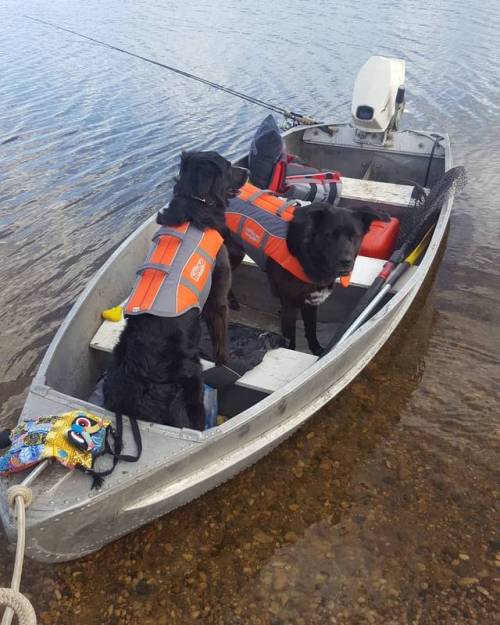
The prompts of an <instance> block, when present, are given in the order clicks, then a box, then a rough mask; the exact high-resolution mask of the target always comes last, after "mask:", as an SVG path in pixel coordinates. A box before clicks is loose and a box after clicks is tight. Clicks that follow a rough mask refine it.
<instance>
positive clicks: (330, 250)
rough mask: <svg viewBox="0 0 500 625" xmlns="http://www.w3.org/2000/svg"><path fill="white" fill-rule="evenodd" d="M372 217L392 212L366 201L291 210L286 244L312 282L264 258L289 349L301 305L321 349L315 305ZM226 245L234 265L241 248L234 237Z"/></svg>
mask: <svg viewBox="0 0 500 625" xmlns="http://www.w3.org/2000/svg"><path fill="white" fill-rule="evenodd" d="M375 219H380V220H382V221H389V219H390V218H389V216H388V215H387V214H386V213H384V212H383V211H378V210H375V209H373V208H371V207H370V206H361V207H359V208H355V209H349V208H336V207H333V206H331V205H330V204H326V203H313V204H309V205H307V206H300V207H298V208H297V209H296V210H295V213H294V217H293V219H292V220H291V221H290V223H289V227H288V233H287V238H286V241H287V246H288V249H289V250H290V252H291V253H292V254H293V256H295V257H296V258H297V259H298V261H299V262H300V264H301V265H302V268H303V270H304V272H305V273H306V275H307V276H308V278H309V279H310V280H311V282H310V283H309V282H303V281H302V280H300V279H299V278H296V277H295V276H294V275H292V274H291V273H289V272H288V271H286V269H284V268H283V267H282V266H281V265H280V264H278V263H277V262H276V261H274V260H273V259H272V258H268V259H267V262H266V273H267V277H268V280H269V283H270V286H271V290H272V292H273V294H274V295H275V296H276V297H278V298H279V300H280V303H281V331H282V334H283V336H284V337H285V338H286V339H288V342H289V345H288V347H289V349H295V339H296V321H297V317H298V313H299V311H300V312H301V315H302V319H303V321H304V329H305V335H306V339H307V343H308V346H309V349H310V351H311V352H312V353H313V354H316V355H317V356H319V355H321V354H322V353H323V348H322V346H321V345H320V343H319V341H318V338H317V335H316V325H317V310H318V306H319V305H320V304H321V303H322V302H323V301H325V300H326V299H327V297H328V296H329V295H330V293H331V292H332V289H333V285H334V282H335V279H336V278H337V277H339V276H345V275H349V274H350V273H351V271H352V269H353V266H354V261H355V260H356V256H357V254H358V251H359V248H360V245H361V240H362V238H363V236H364V235H365V234H366V233H367V232H368V229H369V228H370V224H371V222H372V221H373V220H375ZM228 247H229V253H230V258H231V266H232V268H233V269H234V268H235V267H237V265H238V264H239V263H240V262H241V260H242V259H243V255H244V254H243V250H242V248H241V247H240V246H239V244H238V243H237V242H236V241H234V238H233V240H232V241H231V242H230V243H228ZM231 305H234V300H233V301H231Z"/></svg>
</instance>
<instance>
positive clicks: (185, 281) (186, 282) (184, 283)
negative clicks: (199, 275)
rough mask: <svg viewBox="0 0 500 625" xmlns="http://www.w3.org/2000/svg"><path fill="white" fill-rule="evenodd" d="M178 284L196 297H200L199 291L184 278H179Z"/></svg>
mask: <svg viewBox="0 0 500 625" xmlns="http://www.w3.org/2000/svg"><path fill="white" fill-rule="evenodd" d="M179 282H180V284H182V285H183V286H185V287H186V289H189V290H190V291H192V292H193V293H194V294H195V295H196V297H200V295H201V291H200V289H199V288H198V287H196V286H195V285H194V284H193V283H192V282H190V281H189V280H186V278H181V279H180V280H179Z"/></svg>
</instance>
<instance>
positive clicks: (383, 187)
mask: <svg viewBox="0 0 500 625" xmlns="http://www.w3.org/2000/svg"><path fill="white" fill-rule="evenodd" d="M316 172H317V173H319V172H321V170H319V169H314V168H313V167H307V166H304V165H297V164H295V163H289V164H288V166H287V175H288V176H293V175H300V174H308V173H316ZM340 175H341V177H342V194H341V198H340V202H341V205H342V204H343V203H362V204H365V203H366V204H379V205H381V206H385V207H387V208H388V209H389V210H390V209H391V208H393V207H394V208H395V209H396V211H395V212H398V213H399V211H398V208H399V209H401V208H407V207H408V206H410V204H411V203H412V202H413V200H414V197H413V192H414V189H415V187H414V186H413V185H406V184H393V183H391V182H379V181H377V180H361V179H359V178H348V177H347V176H344V175H342V173H341V174H340ZM391 212H394V211H391Z"/></svg>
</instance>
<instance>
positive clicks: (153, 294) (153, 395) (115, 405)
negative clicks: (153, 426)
mask: <svg viewBox="0 0 500 625" xmlns="http://www.w3.org/2000/svg"><path fill="white" fill-rule="evenodd" d="M247 177H248V172H247V170H245V169H242V168H239V167H232V166H231V163H230V162H229V161H227V160H226V159H225V158H223V157H222V156H220V155H219V154H217V153H216V152H183V154H182V159H181V168H180V174H179V178H178V180H177V182H176V184H175V186H174V193H173V198H172V201H171V202H170V204H169V206H168V208H167V209H166V210H165V211H162V212H160V213H159V214H158V217H157V221H158V223H159V224H160V226H161V228H160V229H159V230H158V231H157V233H156V234H155V236H154V238H153V245H152V247H151V248H150V250H149V253H148V256H147V258H146V262H145V263H144V264H143V265H142V266H141V267H140V268H139V270H138V272H137V273H138V274H139V277H138V278H137V280H136V282H135V285H134V287H133V290H132V294H131V295H130V298H129V299H128V301H127V304H126V306H125V316H126V317H127V324H126V327H125V329H124V331H123V332H122V334H121V336H120V339H119V341H118V344H117V345H116V347H115V349H114V350H113V354H112V362H111V365H110V367H109V369H108V372H107V375H106V378H105V381H104V389H103V390H104V405H105V407H106V408H107V409H109V410H112V411H114V412H117V413H123V414H127V415H128V416H130V417H134V418H136V419H143V420H146V421H153V422H156V423H162V424H164V425H172V426H175V427H189V428H192V429H198V430H203V429H204V423H205V411H204V407H203V378H202V367H201V363H200V358H199V355H198V344H199V341H200V335H201V327H200V326H201V324H200V313H201V314H202V315H203V317H204V319H205V321H206V323H207V326H208V329H209V333H210V338H211V340H212V344H213V349H214V356H215V361H216V363H217V364H221V363H223V362H225V360H226V343H227V294H228V290H229V288H230V286H231V269H230V265H229V259H228V253H227V249H226V247H225V245H224V240H223V236H224V235H225V232H226V226H225V221H224V211H225V208H226V203H227V199H228V197H229V196H230V195H234V190H235V189H238V188H239V187H241V185H243V184H244V182H245V181H246V179H247Z"/></svg>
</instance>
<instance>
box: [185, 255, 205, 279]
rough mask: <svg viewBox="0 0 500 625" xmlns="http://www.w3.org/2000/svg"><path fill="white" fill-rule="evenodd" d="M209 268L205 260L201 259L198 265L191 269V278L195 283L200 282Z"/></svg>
mask: <svg viewBox="0 0 500 625" xmlns="http://www.w3.org/2000/svg"><path fill="white" fill-rule="evenodd" d="M206 267H207V263H206V261H205V260H204V259H203V258H199V259H198V261H197V263H196V265H195V266H194V267H193V268H192V269H191V273H190V274H189V276H190V277H191V278H192V279H193V280H194V281H195V282H198V281H199V280H200V278H201V276H202V275H203V274H204V273H205V269H206Z"/></svg>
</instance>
